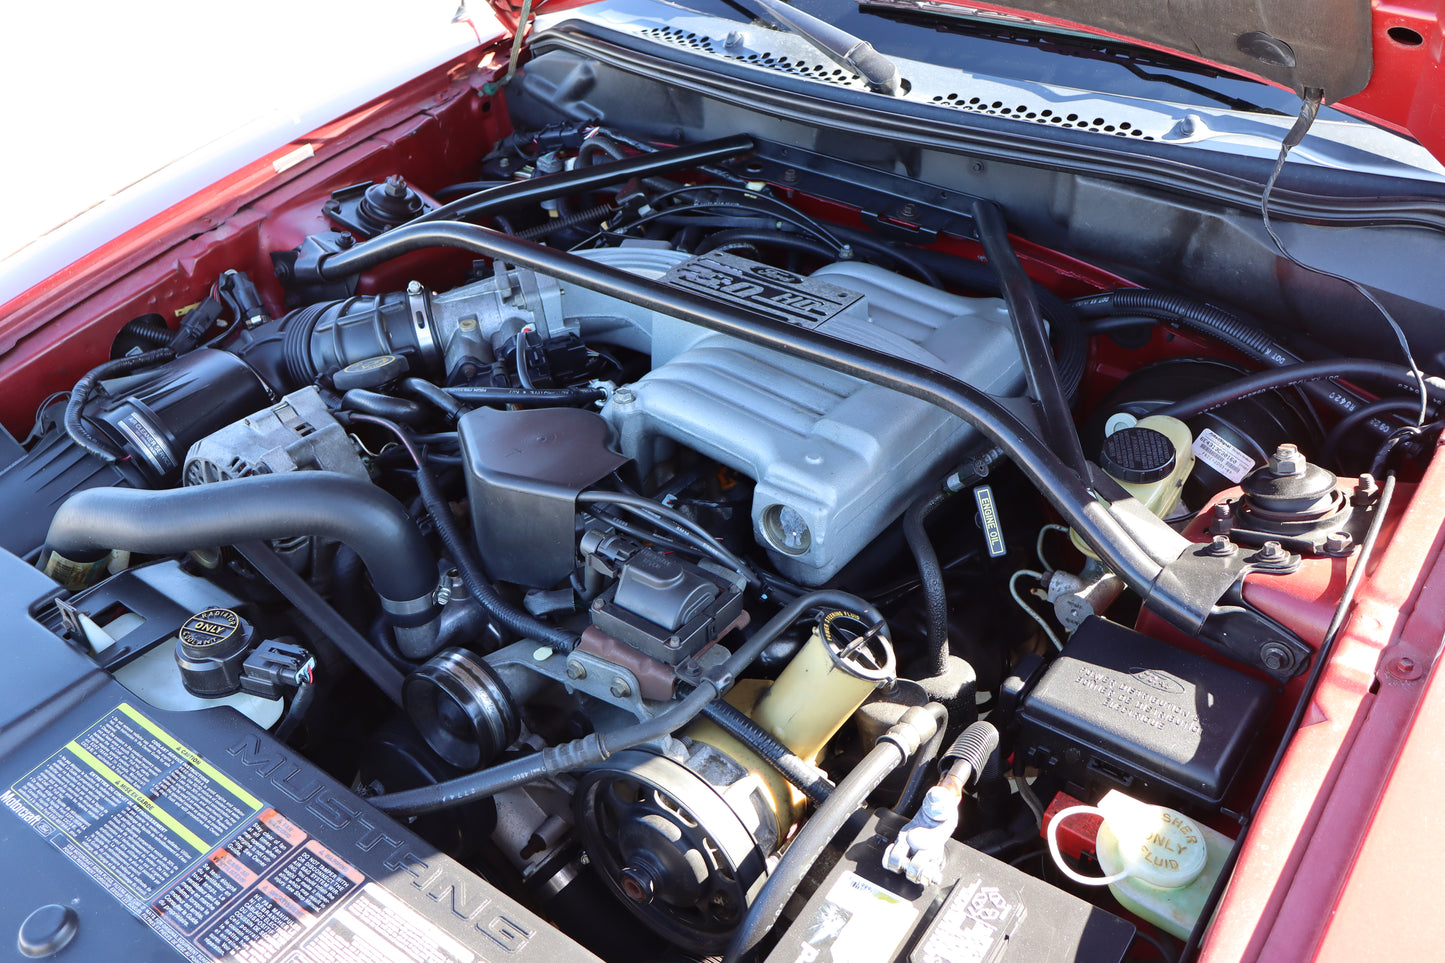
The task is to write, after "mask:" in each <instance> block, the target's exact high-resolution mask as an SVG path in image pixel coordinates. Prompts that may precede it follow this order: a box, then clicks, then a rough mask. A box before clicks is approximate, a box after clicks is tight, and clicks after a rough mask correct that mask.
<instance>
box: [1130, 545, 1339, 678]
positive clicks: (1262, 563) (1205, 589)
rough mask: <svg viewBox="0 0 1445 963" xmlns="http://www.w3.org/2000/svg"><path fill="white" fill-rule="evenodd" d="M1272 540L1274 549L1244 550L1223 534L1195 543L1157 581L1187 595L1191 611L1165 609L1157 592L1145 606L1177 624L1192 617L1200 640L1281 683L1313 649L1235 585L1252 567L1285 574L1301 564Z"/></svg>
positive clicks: (1306, 660)
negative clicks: (1257, 608) (1250, 601)
mask: <svg viewBox="0 0 1445 963" xmlns="http://www.w3.org/2000/svg"><path fill="white" fill-rule="evenodd" d="M1272 544H1273V546H1274V547H1273V548H1269V547H1267V546H1266V547H1261V548H1259V549H1257V550H1255V551H1245V550H1242V549H1241V548H1240V547H1239V546H1237V545H1235V544H1234V543H1233V542H1230V541H1229V540H1228V539H1227V538H1224V537H1222V536H1221V537H1220V538H1219V539H1217V540H1216V541H1214V542H1206V543H1202V544H1201V543H1193V544H1192V545H1191V547H1190V548H1188V549H1186V550H1185V551H1184V552H1183V554H1181V555H1180V556H1179V557H1178V558H1177V559H1175V560H1174V561H1173V562H1171V563H1170V564H1168V565H1166V566H1165V567H1164V571H1163V573H1162V574H1160V576H1159V579H1158V580H1157V581H1156V583H1155V584H1159V583H1160V582H1164V583H1165V584H1170V585H1172V588H1173V591H1172V592H1170V593H1168V595H1169V596H1171V597H1173V598H1176V599H1186V600H1188V601H1189V602H1190V603H1191V604H1190V610H1191V611H1188V612H1186V611H1184V610H1182V609H1180V610H1178V611H1173V612H1171V613H1166V612H1164V611H1162V607H1161V606H1160V605H1159V598H1160V597H1159V596H1151V597H1150V598H1149V599H1147V600H1146V601H1145V603H1144V604H1145V607H1146V608H1149V609H1151V610H1152V611H1155V612H1157V613H1158V614H1159V615H1161V616H1164V617H1165V618H1166V619H1168V621H1170V622H1171V623H1172V624H1174V625H1176V626H1178V627H1180V628H1184V627H1185V626H1186V625H1187V624H1188V623H1190V622H1191V621H1192V622H1194V623H1195V624H1194V627H1193V631H1194V634H1195V636H1196V637H1197V638H1198V639H1199V640H1200V641H1201V642H1204V643H1205V644H1206V645H1208V646H1209V647H1210V648H1213V649H1215V650H1217V651H1219V652H1222V653H1224V654H1225V655H1228V656H1229V657H1230V658H1232V659H1236V660H1238V661H1239V662H1242V663H1244V664H1245V665H1250V666H1254V667H1255V668H1257V669H1260V670H1262V671H1263V672H1265V673H1267V674H1268V675H1269V676H1270V677H1271V678H1273V679H1275V680H1277V681H1279V682H1285V681H1287V680H1289V679H1292V678H1294V677H1295V676H1297V675H1299V674H1300V673H1302V672H1303V671H1304V670H1305V669H1306V668H1307V667H1308V666H1309V661H1310V656H1311V655H1312V654H1313V650H1312V649H1311V648H1310V647H1309V646H1308V645H1306V644H1305V643H1304V642H1303V641H1301V640H1300V638H1299V637H1298V636H1296V635H1295V634H1294V633H1293V632H1291V631H1290V630H1289V629H1287V628H1285V627H1284V626H1283V625H1281V624H1279V623H1278V622H1276V621H1274V620H1273V619H1271V618H1269V617H1268V616H1265V615H1263V614H1262V613H1260V612H1257V611H1255V610H1254V609H1253V608H1250V607H1249V606H1248V604H1247V603H1246V602H1245V601H1244V597H1243V595H1242V594H1241V592H1240V590H1239V587H1240V585H1241V583H1242V580H1243V579H1244V576H1245V575H1247V574H1249V573H1250V572H1266V573H1271V574H1287V573H1289V572H1293V571H1295V570H1297V569H1298V568H1299V565H1300V557H1299V556H1298V555H1293V554H1290V553H1289V552H1286V551H1285V550H1284V549H1283V548H1282V547H1280V546H1279V545H1278V543H1272Z"/></svg>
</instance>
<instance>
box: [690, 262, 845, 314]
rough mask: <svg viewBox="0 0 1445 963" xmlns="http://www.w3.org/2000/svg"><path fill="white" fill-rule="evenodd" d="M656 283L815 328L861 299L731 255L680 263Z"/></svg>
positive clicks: (818, 282) (832, 285)
mask: <svg viewBox="0 0 1445 963" xmlns="http://www.w3.org/2000/svg"><path fill="white" fill-rule="evenodd" d="M662 281H663V283H664V284H669V285H671V286H672V287H675V288H678V289H680V290H683V291H691V292H692V293H693V294H701V295H703V296H704V297H707V298H711V299H712V300H714V301H722V302H723V303H725V304H732V305H735V306H737V307H740V308H746V309H748V310H750V311H754V312H757V313H758V314H762V315H766V316H767V317H769V318H772V319H773V320H775V321H785V322H787V323H788V324H795V325H798V326H799V327H804V328H816V327H818V326H819V325H822V324H824V323H825V322H827V321H828V320H830V319H832V318H834V317H837V316H838V315H839V314H841V313H842V312H843V311H845V310H846V309H848V308H849V307H851V306H852V305H854V304H856V303H857V302H859V301H861V300H863V295H861V294H858V293H857V292H855V291H849V290H848V289H847V288H840V287H839V286H838V285H836V284H829V283H828V282H827V281H821V280H817V279H815V278H804V277H799V276H798V275H796V274H793V273H792V272H791V271H783V270H780V269H778V268H775V267H771V266H769V265H767V264H758V263H756V262H754V261H749V260H746V259H745V258H740V257H734V256H732V255H731V254H704V255H702V256H701V257H695V258H693V259H692V260H690V261H684V262H683V263H681V264H679V265H678V266H677V267H675V268H673V269H672V270H671V271H669V272H667V274H666V275H664V276H663V278H662Z"/></svg>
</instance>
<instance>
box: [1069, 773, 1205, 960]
mask: <svg viewBox="0 0 1445 963" xmlns="http://www.w3.org/2000/svg"><path fill="white" fill-rule="evenodd" d="M1098 810H1099V812H1100V813H1102V814H1103V816H1104V822H1103V824H1102V825H1101V826H1100V827H1099V834H1098V838H1097V840H1096V847H1097V850H1096V852H1097V855H1098V858H1099V866H1100V868H1101V869H1103V870H1104V873H1105V877H1104V878H1105V879H1108V878H1109V877H1115V876H1118V877H1120V878H1118V879H1115V880H1114V881H1113V882H1111V883H1109V889H1110V891H1111V892H1113V894H1114V898H1115V899H1117V900H1118V901H1119V903H1120V905H1122V906H1123V907H1124V908H1125V909H1127V910H1129V911H1130V912H1132V913H1135V914H1136V915H1138V916H1140V917H1142V918H1144V919H1146V920H1148V921H1149V922H1151V923H1153V924H1154V925H1155V926H1158V927H1159V928H1160V929H1162V930H1164V931H1165V932H1168V933H1172V934H1173V935H1175V936H1177V937H1179V938H1180V939H1181V940H1187V939H1188V938H1189V932H1190V930H1192V929H1193V928H1194V924H1195V922H1196V921H1197V920H1198V919H1199V914H1200V913H1201V912H1203V909H1204V903H1205V901H1206V900H1207V899H1208V898H1209V891H1210V889H1212V888H1213V886H1214V881H1215V880H1216V879H1217V878H1218V877H1219V873H1220V870H1221V869H1222V868H1223V866H1224V861H1225V860H1226V859H1227V858H1228V856H1229V850H1230V847H1231V846H1232V845H1233V842H1232V841H1231V840H1230V838H1229V837H1228V836H1225V835H1224V834H1223V833H1220V832H1216V831H1215V830H1213V829H1210V828H1209V827H1208V826H1204V825H1201V824H1200V823H1197V822H1195V821H1194V820H1192V819H1190V818H1189V817H1187V816H1185V815H1183V814H1182V813H1179V812H1176V811H1175V810H1173V809H1168V808H1165V807H1164V806H1154V805H1150V804H1149V803H1144V802H1140V801H1139V800H1137V799H1134V798H1132V797H1130V796H1126V795H1124V794H1123V793H1121V792H1118V791H1117V790H1114V791H1111V792H1109V793H1108V794H1107V795H1105V796H1104V798H1103V799H1102V800H1100V801H1099V805H1098Z"/></svg>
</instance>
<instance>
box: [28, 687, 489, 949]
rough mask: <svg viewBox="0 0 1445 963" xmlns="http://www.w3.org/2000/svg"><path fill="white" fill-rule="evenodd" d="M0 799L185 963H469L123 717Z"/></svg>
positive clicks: (219, 779) (173, 747)
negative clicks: (417, 962) (146, 925)
mask: <svg viewBox="0 0 1445 963" xmlns="http://www.w3.org/2000/svg"><path fill="white" fill-rule="evenodd" d="M0 799H3V800H4V802H5V804H6V805H7V806H8V807H9V808H10V810H11V811H13V812H14V813H15V814H16V815H18V816H20V818H21V819H23V820H25V822H26V823H28V824H29V825H30V826H31V827H32V828H33V829H35V830H36V832H38V833H40V834H41V835H42V836H45V837H47V838H48V839H50V840H51V841H52V842H53V843H54V844H55V845H56V846H57V847H58V848H59V849H60V850H61V852H63V853H65V854H66V855H67V856H69V857H70V859H71V860H72V861H73V862H75V864H76V865H77V866H79V867H80V868H81V869H82V870H84V871H85V872H86V873H88V874H89V875H90V876H91V877H93V878H94V879H95V880H96V882H98V883H100V884H101V885H102V886H104V887H105V888H106V889H107V890H108V891H110V893H111V894H112V895H113V896H115V897H116V899H118V900H120V902H122V903H123V904H124V905H125V906H126V907H127V908H128V909H129V910H130V911H131V912H132V913H134V914H135V915H136V916H138V917H139V918H140V919H141V920H142V921H144V922H145V923H147V924H148V925H149V926H150V927H151V928H152V929H153V930H155V931H156V933H158V934H159V935H160V936H161V937H162V938H164V939H165V940H166V941H167V942H169V943H170V944H171V946H172V947H174V948H175V950H176V952H177V953H178V954H179V955H180V956H182V957H184V958H186V959H188V960H192V961H194V963H213V961H225V963H273V961H274V963H345V961H365V963H405V961H411V960H416V961H424V963H476V960H477V958H476V956H475V954H473V953H472V952H471V951H470V950H468V949H467V948H466V947H465V946H463V945H461V944H460V943H458V942H457V941H455V940H453V939H452V938H451V937H449V936H447V935H446V934H445V933H443V932H442V931H441V930H440V929H439V928H438V927H437V926H435V925H434V924H433V923H431V922H430V921H429V920H427V919H426V918H425V917H424V916H422V915H421V914H420V913H417V912H416V911H415V910H413V909H412V908H411V907H409V906H407V905H406V904H405V903H404V902H402V901H401V900H399V899H398V898H397V897H395V896H393V895H392V894H391V893H389V892H387V891H386V889H385V888H383V887H381V886H379V885H378V884H376V883H375V882H371V881H368V879H367V877H366V875H365V874H364V873H362V872H361V871H360V870H359V869H357V868H356V867H354V866H352V865H351V864H350V863H348V862H347V861H346V860H344V859H342V858H341V857H340V856H338V855H337V854H336V853H334V852H332V851H331V850H330V849H328V848H327V847H326V846H325V845H323V844H322V843H321V842H320V841H319V840H316V839H313V838H311V837H310V836H308V834H307V833H306V832H305V831H303V830H302V829H301V828H300V827H298V826H297V825H296V824H295V823H293V822H291V821H290V820H288V819H287V818H286V817H285V816H283V815H282V814H280V813H279V812H277V811H276V810H275V809H271V808H268V807H267V806H265V805H264V804H263V803H262V802H261V801H260V800H258V799H256V798H255V797H254V796H252V795H251V794H250V793H248V792H246V791H245V790H244V789H242V788H241V787H240V786H238V785H236V784H235V783H234V782H232V781H231V780H230V779H228V778H227V777H226V776H225V775H224V774H222V773H221V772H219V771H218V770H217V769H215V768H214V767H213V766H211V764H210V763H208V762H206V761H205V760H204V759H202V758H201V757H200V756H198V755H197V754H196V753H194V752H192V751H191V750H189V749H187V748H186V747H185V746H183V745H182V744H181V743H180V742H178V741H176V739H174V738H173V737H172V736H171V735H170V734H169V733H167V732H166V731H165V730H164V729H162V728H161V727H159V726H157V725H156V724H155V723H154V722H152V721H151V720H149V719H147V718H146V717H145V716H144V715H142V714H141V713H140V712H138V711H137V710H136V709H135V708H133V707H132V706H129V705H126V704H121V705H120V706H117V707H116V708H115V709H114V710H113V711H111V712H109V713H107V714H106V716H105V717H104V718H102V719H101V720H100V721H99V722H97V723H96V724H95V725H93V726H91V727H90V728H89V729H86V730H85V731H84V732H82V733H80V734H79V735H78V736H76V737H75V738H74V739H72V740H71V741H70V742H68V743H66V744H65V745H64V746H63V747H62V748H61V749H60V750H59V751H57V752H56V753H55V754H54V755H52V756H51V757H50V758H49V759H47V760H45V762H43V763H41V764H40V765H39V766H37V767H35V769H33V770H31V771H30V772H29V773H27V774H26V775H25V776H24V777H23V778H21V779H20V780H19V781H17V782H16V783H15V784H14V785H13V786H11V787H10V789H9V790H8V791H7V792H5V794H4V795H3V797H0Z"/></svg>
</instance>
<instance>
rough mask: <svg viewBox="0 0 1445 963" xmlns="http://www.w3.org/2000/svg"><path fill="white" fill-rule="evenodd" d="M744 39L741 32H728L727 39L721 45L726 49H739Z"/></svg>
mask: <svg viewBox="0 0 1445 963" xmlns="http://www.w3.org/2000/svg"><path fill="white" fill-rule="evenodd" d="M746 39H747V38H746V37H744V36H743V32H742V31H741V30H729V31H728V36H727V39H726V40H724V41H723V44H724V45H725V46H727V47H741V46H742V45H743V41H744V40H746Z"/></svg>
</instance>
